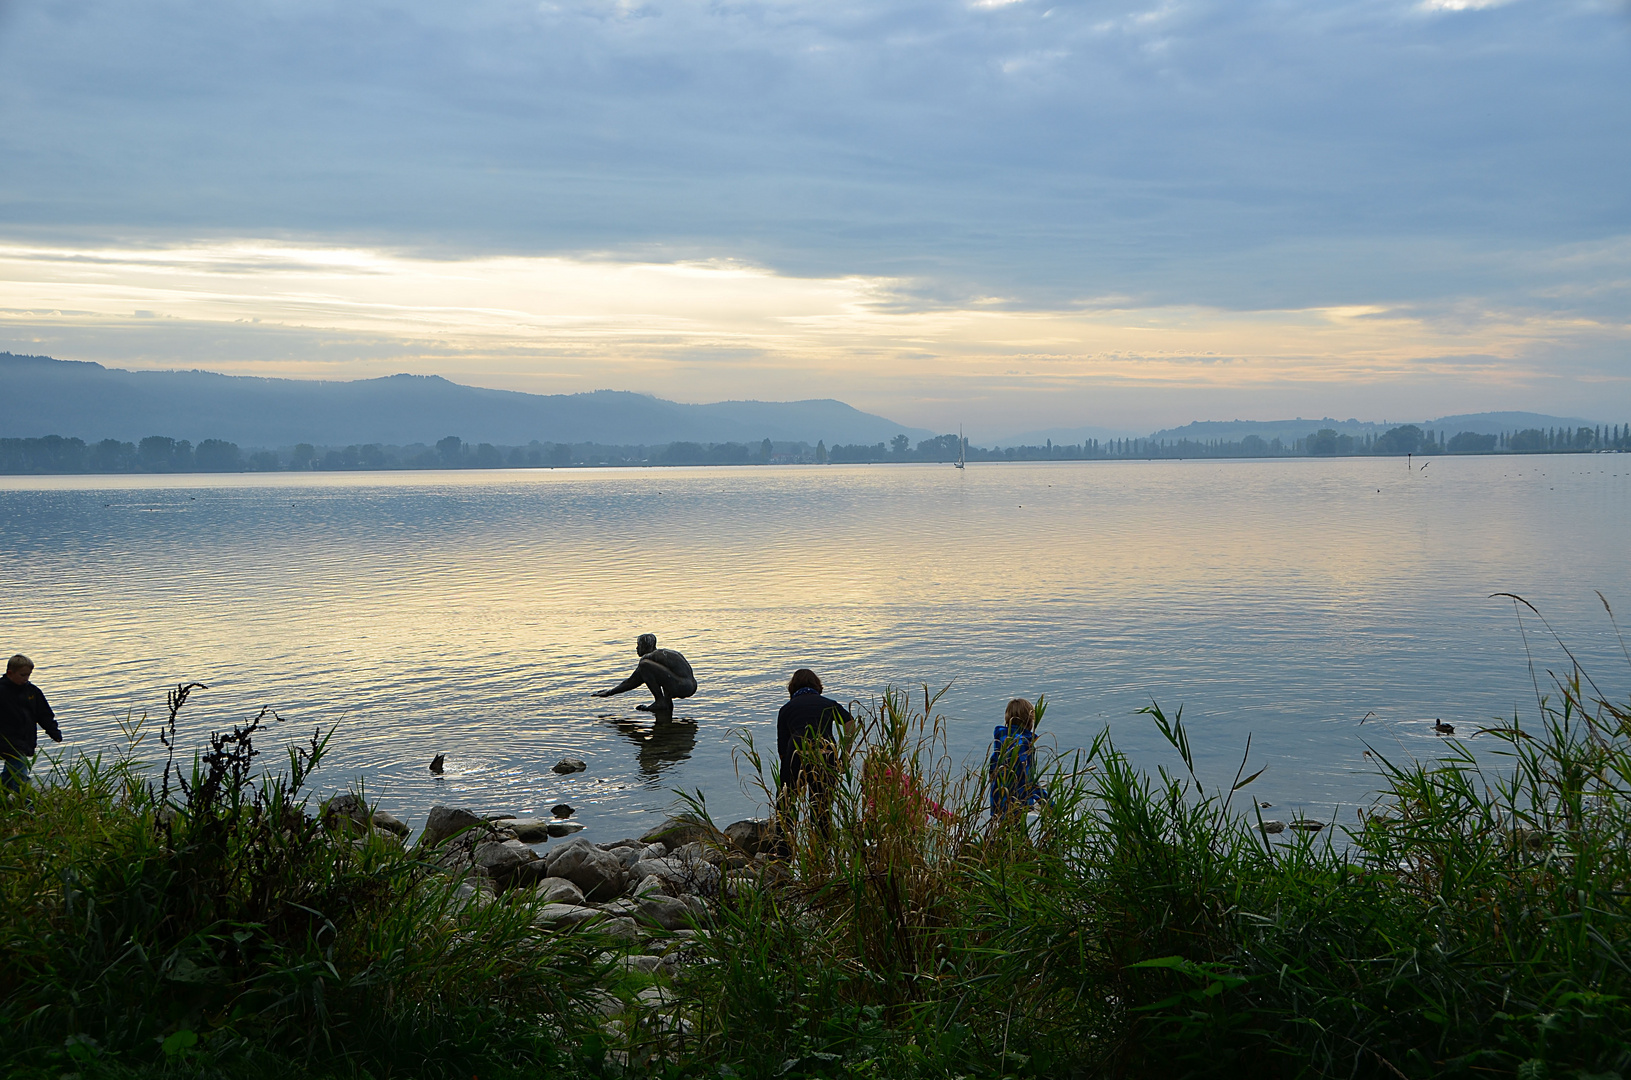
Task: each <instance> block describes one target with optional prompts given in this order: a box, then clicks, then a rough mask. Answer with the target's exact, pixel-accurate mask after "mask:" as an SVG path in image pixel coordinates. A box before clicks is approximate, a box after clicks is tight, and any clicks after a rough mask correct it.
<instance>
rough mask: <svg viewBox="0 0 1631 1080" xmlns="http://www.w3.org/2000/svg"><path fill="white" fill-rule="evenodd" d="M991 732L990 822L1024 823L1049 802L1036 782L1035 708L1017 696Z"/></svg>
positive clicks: (994, 823) (994, 824)
mask: <svg viewBox="0 0 1631 1080" xmlns="http://www.w3.org/2000/svg"><path fill="white" fill-rule="evenodd" d="M1002 720H1003V722H1002V723H1001V724H1000V725H999V726H998V727H997V730H996V731H994V732H993V733H992V735H991V824H992V826H993V827H994V828H995V827H1000V826H1005V825H1010V824H1012V825H1019V826H1023V825H1024V822H1025V815H1026V812H1027V811H1029V810H1030V809H1031V808H1032V807H1034V806H1036V805H1037V804H1038V803H1041V802H1046V801H1047V798H1048V793H1047V792H1046V791H1044V790H1042V788H1040V787H1039V786H1037V783H1036V709H1035V708H1034V707H1033V706H1032V705H1031V703H1030V702H1029V701H1026V700H1025V699H1024V698H1015V699H1014V700H1012V701H1010V702H1009V703H1008V707H1007V708H1006V709H1004V710H1003V717H1002Z"/></svg>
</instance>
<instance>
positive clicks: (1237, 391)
mask: <svg viewBox="0 0 1631 1080" xmlns="http://www.w3.org/2000/svg"><path fill="white" fill-rule="evenodd" d="M7 348H9V349H10V350H11V351H14V352H37V353H46V354H49V355H54V356H59V357H63V358H72V359H90V360H98V361H101V362H103V363H107V364H110V365H113V366H120V367H204V368H209V369H212V370H221V371H229V372H239V373H247V372H254V373H262V374H289V375H296V376H300V377H323V378H355V377H365V376H371V375H381V374H389V373H392V372H396V371H413V372H420V373H437V374H443V375H446V376H448V377H450V378H454V379H456V380H458V381H461V382H468V383H472V384H476V385H483V386H499V387H507V388H514V389H523V390H535V391H545V392H557V391H569V390H586V389H595V388H601V387H610V388H615V389H632V390H644V391H648V392H651V393H655V394H658V395H661V396H664V397H669V398H674V399H678V400H684V401H709V400H718V399H722V398H741V397H756V398H764V399H788V398H799V397H838V398H841V399H843V400H846V401H849V402H851V403H852V404H855V405H857V406H860V407H862V408H867V409H870V410H873V411H878V412H882V413H884V414H886V415H888V416H891V417H893V418H896V419H898V420H900V421H902V422H905V423H910V424H914V425H920V426H924V427H930V428H934V429H937V430H948V429H954V428H955V427H956V425H957V424H958V423H959V422H961V423H963V424H964V425H965V426H967V427H969V428H970V429H971V432H979V431H980V430H982V429H983V430H985V431H989V432H990V433H992V434H993V435H995V434H999V433H1001V432H1006V431H1013V430H1023V429H1026V428H1031V429H1035V428H1041V427H1050V426H1055V425H1076V424H1100V425H1106V426H1114V427H1126V428H1135V429H1144V430H1148V429H1150V428H1153V427H1158V426H1165V425H1168V424H1173V423H1181V422H1184V421H1187V420H1192V419H1231V418H1235V417H1240V418H1249V419H1269V418H1274V417H1280V416H1291V415H1307V416H1321V415H1334V416H1338V417H1348V416H1358V417H1360V418H1364V419H1382V418H1400V417H1404V418H1418V417H1427V416H1433V415H1439V414H1442V413H1448V412H1471V411H1477V410H1483V409H1503V408H1524V409H1537V410H1541V411H1550V412H1556V413H1564V414H1578V415H1583V416H1586V417H1589V418H1592V419H1598V420H1603V421H1611V422H1623V421H1625V420H1627V419H1631V6H1628V4H1627V3H1625V2H1623V0H1550V2H1542V0H1514V2H1510V3H1487V2H1479V0H1428V2H1422V0H1331V2H1325V3H1315V2H1299V0H1279V2H1267V3H1259V2H1255V0H1219V2H1185V0H1173V2H1159V0H1157V2H1153V3H1127V2H1102V3H1101V2H1079V3H1069V2H1061V3H1053V2H1048V0H1012V2H1004V0H977V2H972V3H970V2H968V0H955V2H932V3H931V2H900V3H854V2H848V0H819V2H817V0H779V2H769V3H747V2H715V3H706V2H691V0H682V2H670V0H610V2H599V0H593V2H579V0H559V2H546V3H537V2H532V3H511V2H506V0H472V2H463V3H458V4H450V3H446V2H438V3H428V2H427V3H417V4H416V3H396V4H384V3H375V2H370V0H346V2H344V3H319V2H314V0H262V2H259V3H253V4H249V3H238V2H235V0H207V2H190V0H145V2H143V3H135V4H133V3H129V2H128V0H125V2H120V3H113V2H102V0H53V2H48V0H0V349H7ZM976 441H979V439H978V438H976Z"/></svg>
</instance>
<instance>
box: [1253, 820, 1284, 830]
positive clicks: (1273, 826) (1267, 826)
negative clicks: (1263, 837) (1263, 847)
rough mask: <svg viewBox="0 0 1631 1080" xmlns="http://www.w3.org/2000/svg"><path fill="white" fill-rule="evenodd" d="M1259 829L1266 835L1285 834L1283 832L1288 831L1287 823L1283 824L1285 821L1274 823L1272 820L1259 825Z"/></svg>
mask: <svg viewBox="0 0 1631 1080" xmlns="http://www.w3.org/2000/svg"><path fill="white" fill-rule="evenodd" d="M1257 827H1258V828H1259V829H1262V830H1263V831H1264V832H1265V833H1283V832H1285V831H1286V823H1285V822H1283V821H1274V820H1272V819H1271V820H1265V821H1264V822H1263V823H1262V824H1260V825H1258V826H1257Z"/></svg>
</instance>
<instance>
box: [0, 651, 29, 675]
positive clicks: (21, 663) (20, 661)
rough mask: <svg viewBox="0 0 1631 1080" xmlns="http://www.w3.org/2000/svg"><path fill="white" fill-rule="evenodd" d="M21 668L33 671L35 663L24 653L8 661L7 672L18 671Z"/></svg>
mask: <svg viewBox="0 0 1631 1080" xmlns="http://www.w3.org/2000/svg"><path fill="white" fill-rule="evenodd" d="M19 668H27V669H28V670H29V671H33V670H34V661H32V660H30V659H29V658H28V657H26V656H24V655H23V654H22V653H18V654H17V655H16V656H13V657H12V658H11V659H10V660H7V661H6V670H7V671H16V670H18V669H19Z"/></svg>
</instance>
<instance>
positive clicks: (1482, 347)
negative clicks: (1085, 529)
mask: <svg viewBox="0 0 1631 1080" xmlns="http://www.w3.org/2000/svg"><path fill="white" fill-rule="evenodd" d="M1611 251H1612V253H1613V254H1614V255H1618V254H1619V253H1620V252H1621V249H1620V248H1618V247H1616V248H1613V249H1611ZM1597 255H1598V259H1596V260H1594V259H1592V256H1591V253H1568V254H1563V255H1560V256H1559V257H1558V260H1557V261H1558V262H1559V263H1560V264H1569V263H1570V262H1571V261H1572V260H1577V259H1586V260H1587V261H1590V262H1593V264H1594V265H1598V264H1600V260H1601V258H1602V256H1603V253H1601V252H1599V253H1597ZM902 284H903V283H901V282H898V281H894V280H890V279H886V278H867V277H854V276H851V277H843V278H813V277H792V276H788V275H782V274H777V273H774V272H772V271H770V270H768V269H766V268H763V267H757V266H751V265H747V264H742V263H731V262H710V263H689V262H678V263H655V262H637V263H631V262H620V261H615V260H607V259H599V260H587V259H571V258H564V257H559V256H542V257H526V256H498V257H477V258H464V259H445V258H444V259H431V258H426V257H423V256H415V255H409V254H403V253H399V252H389V251H379V250H369V249H360V248H347V249H335V248H317V247H310V246H297V245H289V244H277V243H269V242H265V241H259V242H235V243H216V244H201V245H193V246H188V247H176V248H137V249H112V248H101V249H75V248H63V247H43V246H42V247H23V246H15V245H14V246H0V337H6V338H9V339H10V340H11V341H13V342H21V343H24V344H26V345H28V346H29V347H28V348H27V349H25V350H24V351H41V352H48V353H53V354H55V355H61V356H65V357H70V358H76V359H99V360H103V361H105V362H108V363H110V364H113V365H115V366H138V367H162V368H173V367H189V366H200V367H206V368H211V369H216V370H225V371H229V372H232V373H236V374H262V375H271V374H276V375H295V376H306V377H313V376H315V377H329V378H357V377H369V376H377V375H385V374H391V373H394V372H397V371H402V370H408V371H416V372H423V373H430V372H444V371H447V370H448V369H449V365H450V364H452V365H456V367H457V370H458V371H459V372H460V374H461V375H462V377H463V378H464V379H465V380H466V381H472V382H476V383H478V384H480V385H488V386H500V387H508V388H514V389H524V390H533V391H547V392H563V391H577V390H591V389H597V388H601V387H605V386H614V387H619V388H634V389H641V390H645V391H648V392H651V393H656V394H659V395H661V396H664V397H669V398H676V399H679V400H691V401H706V400H718V399H723V398H733V397H744V396H746V397H760V398H790V397H791V398H797V397H816V396H831V394H832V393H833V388H834V387H835V386H843V387H846V388H848V392H847V393H846V394H845V396H846V397H850V398H854V399H857V400H858V401H860V402H861V403H863V404H868V405H871V406H873V407H878V408H884V409H887V410H888V411H890V412H891V413H893V414H897V415H898V417H899V418H901V419H904V420H907V421H909V422H921V423H924V424H927V425H930V426H934V425H942V426H943V425H944V423H946V422H948V421H949V420H950V419H951V418H950V417H948V416H947V415H946V414H947V413H961V414H962V415H964V416H965V417H966V418H968V419H971V420H981V421H990V422H996V421H997V420H1000V419H1003V418H1005V417H1007V418H1017V417H1019V416H1031V417H1033V418H1034V417H1035V416H1036V415H1038V413H1037V410H1038V409H1039V408H1041V409H1044V410H1054V412H1055V413H1057V414H1058V415H1059V417H1060V418H1061V419H1064V418H1068V417H1069V416H1071V415H1079V413H1073V412H1072V410H1076V409H1079V408H1080V406H1081V402H1083V401H1084V400H1086V399H1088V398H1090V397H1091V396H1092V395H1094V394H1103V393H1112V394H1126V393H1128V392H1131V391H1136V390H1144V391H1170V390H1187V391H1197V390H1205V389H1211V390H1215V391H1220V392H1227V393H1236V394H1238V393H1246V392H1250V391H1253V390H1254V389H1256V390H1260V391H1276V392H1279V391H1284V390H1285V389H1286V388H1289V387H1296V386H1301V387H1304V388H1305V389H1307V390H1309V391H1310V392H1313V393H1330V392H1331V391H1332V390H1333V389H1334V388H1348V389H1349V390H1350V391H1351V389H1352V388H1354V387H1376V386H1387V385H1407V386H1411V387H1419V386H1421V385H1422V384H1423V383H1424V382H1432V381H1434V380H1437V381H1439V382H1445V383H1448V382H1454V381H1457V380H1465V379H1467V378H1475V379H1477V380H1478V381H1479V382H1480V383H1481V384H1483V385H1484V386H1485V387H1505V388H1507V389H1508V390H1510V391H1512V392H1514V393H1524V392H1526V388H1528V387H1531V386H1532V385H1533V384H1534V383H1535V382H1536V380H1537V379H1541V378H1546V377H1551V376H1555V375H1556V374H1558V369H1559V368H1560V367H1561V360H1560V357H1562V356H1564V355H1573V356H1574V357H1575V358H1576V360H1575V374H1576V375H1577V376H1580V377H1592V378H1595V379H1597V380H1598V381H1599V382H1604V383H1607V384H1612V385H1613V386H1616V387H1620V388H1621V389H1623V388H1624V387H1623V384H1624V383H1625V382H1627V374H1626V373H1625V372H1624V371H1623V370H1621V369H1619V368H1617V367H1615V366H1614V365H1612V364H1608V365H1604V364H1602V363H1601V362H1599V361H1594V360H1593V359H1592V358H1591V356H1592V352H1593V350H1606V351H1608V352H1612V351H1613V350H1614V349H1615V348H1617V347H1619V346H1621V345H1623V343H1624V342H1625V341H1626V340H1627V339H1628V338H1631V326H1628V325H1627V324H1626V320H1625V318H1624V315H1623V310H1624V309H1623V308H1622V309H1621V311H1620V316H1619V317H1618V318H1604V317H1592V316H1589V315H1586V314H1583V313H1582V312H1581V311H1580V310H1578V309H1569V308H1558V309H1556V310H1550V311H1548V310H1543V309H1540V308H1536V307H1531V308H1529V309H1524V310H1510V309H1508V310H1503V309H1490V308H1487V307H1483V306H1480V305H1478V304H1473V303H1467V304H1462V305H1450V306H1441V307H1438V308H1419V309H1411V308H1405V307H1384V306H1375V305H1370V306H1348V307H1329V308H1307V309H1274V310H1256V311H1238V310H1227V309H1219V308H1213V307H1204V306H1197V305H1188V306H1158V307H1152V306H1137V305H1128V304H1125V303H1115V302H1100V303H1098V304H1095V305H1079V306H1072V307H1068V308H1036V307H1031V308H1019V307H1015V306H1013V305H1002V306H977V307H959V306H951V305H935V306H926V307H924V306H918V307H914V306H912V305H910V304H907V303H904V302H903V300H902V296H903V293H902V288H901V286H902ZM13 348H18V346H17V345H14V346H13ZM1543 355H1544V356H1546V357H1547V358H1548V362H1547V363H1541V362H1539V358H1540V357H1541V356H1543ZM1050 397H1051V398H1054V399H1055V400H1053V401H1049V400H1048V399H1049V398H1050ZM1004 398H1006V399H1007V401H1008V404H1006V405H1005V404H1002V401H1001V400H1000V399H1004ZM1048 415H1050V418H1052V414H1048Z"/></svg>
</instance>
